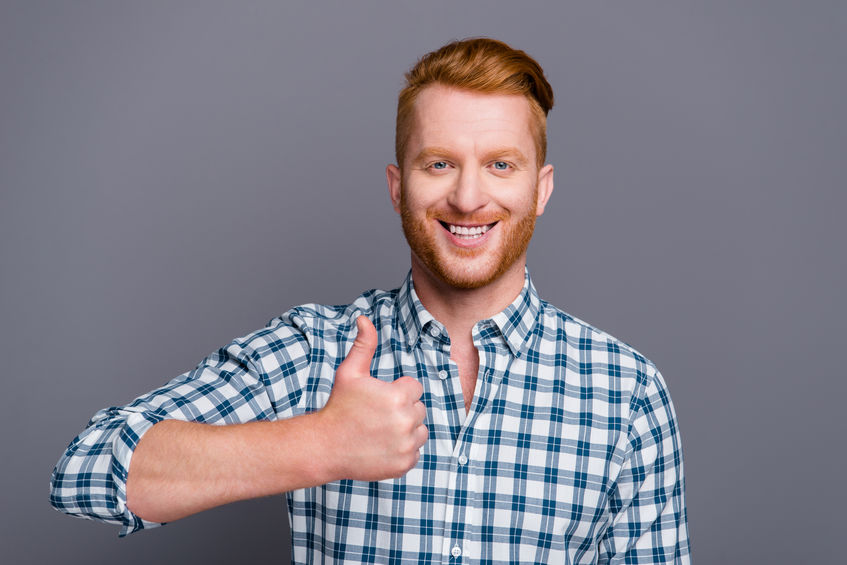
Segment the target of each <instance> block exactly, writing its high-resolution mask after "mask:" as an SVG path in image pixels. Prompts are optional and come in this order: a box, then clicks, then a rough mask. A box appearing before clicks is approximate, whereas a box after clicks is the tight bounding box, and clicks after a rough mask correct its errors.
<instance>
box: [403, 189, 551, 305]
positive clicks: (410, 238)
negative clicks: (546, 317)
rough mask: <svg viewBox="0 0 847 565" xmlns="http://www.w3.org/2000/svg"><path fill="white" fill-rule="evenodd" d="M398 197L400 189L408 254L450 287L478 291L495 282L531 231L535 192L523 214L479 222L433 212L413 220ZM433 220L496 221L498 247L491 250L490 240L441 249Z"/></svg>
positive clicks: (484, 221)
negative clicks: (472, 246) (471, 246)
mask: <svg viewBox="0 0 847 565" xmlns="http://www.w3.org/2000/svg"><path fill="white" fill-rule="evenodd" d="M402 194H403V192H402V188H401V198H400V218H401V222H402V225H403V234H404V235H405V236H406V241H407V242H408V243H409V247H410V248H411V250H412V253H413V254H414V255H415V256H416V257H417V258H418V259H419V260H420V261H421V262H422V263H423V264H424V266H425V267H426V268H427V269H428V270H429V272H430V273H432V274H433V275H434V276H435V277H437V278H438V279H439V280H441V281H442V282H444V283H446V284H447V285H449V286H451V287H453V288H458V289H464V290H471V289H476V288H482V287H484V286H487V285H489V284H491V283H492V282H494V281H496V280H497V279H499V278H500V277H501V276H503V274H504V273H506V272H507V271H508V270H509V269H510V268H511V267H512V266H513V265H514V264H515V262H516V261H517V260H518V259H519V258H520V257H522V256H523V255H524V253H525V252H526V250H527V247H529V241H530V239H532V233H533V231H534V230H535V220H536V216H535V206H536V203H537V200H538V191H537V190H536V191H535V192H534V194H533V197H532V205H531V206H530V207H529V208H528V209H527V213H526V214H524V215H522V216H520V217H513V215H512V214H509V213H504V214H501V215H499V216H497V217H495V218H493V219H491V218H485V219H482V220H481V221H480V220H479V219H477V218H474V217H472V216H470V217H459V216H455V217H451V218H445V216H444V214H440V215H437V214H436V213H435V211H433V210H427V212H426V216H425V218H420V217H416V216H415V215H414V213H413V212H412V211H411V210H410V209H409V208H408V206H407V204H406V202H405V199H404V198H403V197H402ZM436 217H438V218H440V219H441V220H444V221H448V222H449V221H456V222H458V221H464V222H468V223H473V224H480V225H482V224H490V223H492V222H494V221H497V226H496V229H499V230H502V233H501V234H499V235H500V237H499V243H498V244H497V245H498V247H497V248H496V249H491V248H490V246H491V245H494V244H495V242H494V241H491V242H486V244H484V245H482V246H481V247H475V248H463V247H456V246H450V247H449V248H447V249H444V246H443V245H439V243H438V242H437V239H436V237H437V236H436V234H435V233H434V231H435V230H439V229H442V228H441V227H439V226H438V225H437V222H436V221H435V218H436Z"/></svg>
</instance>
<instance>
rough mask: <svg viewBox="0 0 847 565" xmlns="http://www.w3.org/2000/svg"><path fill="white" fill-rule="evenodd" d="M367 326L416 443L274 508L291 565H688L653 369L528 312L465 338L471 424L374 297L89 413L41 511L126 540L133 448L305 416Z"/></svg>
mask: <svg viewBox="0 0 847 565" xmlns="http://www.w3.org/2000/svg"><path fill="white" fill-rule="evenodd" d="M360 314H364V315H366V316H368V317H369V318H370V319H371V320H372V321H373V323H374V325H375V326H376V329H377V333H378V336H379V345H378V346H377V350H376V354H375V356H374V359H373V363H372V366H371V373H372V375H373V376H374V377H376V378H378V379H381V380H384V381H392V380H394V379H396V378H398V377H400V376H402V375H411V376H414V377H416V378H417V379H418V380H419V381H420V382H421V383H422V385H423V389H424V393H423V397H422V401H423V403H424V404H425V405H426V407H427V417H426V425H427V427H428V429H429V439H428V441H427V442H426V444H425V445H424V447H423V449H422V455H421V458H420V461H419V462H418V463H417V465H416V466H415V467H414V468H413V469H411V470H410V471H409V472H408V473H406V475H405V476H403V477H402V478H399V479H393V480H385V481H379V482H361V481H353V480H342V481H338V482H333V483H329V484H326V485H323V486H319V487H315V488H308V489H302V490H297V491H293V492H290V493H288V494H287V499H288V510H289V517H290V520H291V529H292V541H293V554H292V559H293V561H294V562H296V563H318V562H320V563H323V562H342V561H343V562H345V563H401V562H402V563H437V562H441V563H445V564H448V563H449V564H459V563H569V564H582V563H636V564H641V563H675V564H683V563H689V562H690V560H689V547H688V526H687V518H686V509H685V498H684V479H683V464H682V449H681V445H680V436H679V430H678V427H677V421H676V416H675V414H674V410H673V406H672V405H671V399H670V397H669V396H668V392H667V389H666V385H665V383H664V381H663V379H662V377H661V375H660V374H659V372H658V371H657V370H656V368H655V366H654V365H653V364H652V363H651V362H650V361H648V360H647V359H645V358H644V357H643V356H642V355H641V354H639V353H638V352H637V351H635V350H634V349H632V348H631V347H629V346H628V345H626V344H624V343H622V342H620V341H618V340H616V339H614V338H613V337H611V336H609V335H608V334H605V333H603V332H601V331H599V330H597V329H595V328H593V327H591V326H589V325H587V324H585V323H584V322H582V321H580V320H578V319H576V318H574V317H572V316H570V315H568V314H566V313H564V312H562V311H560V310H558V309H556V308H554V307H552V306H550V305H549V304H547V303H546V302H544V301H542V300H540V299H539V297H538V295H537V293H536V291H535V288H534V287H533V285H532V283H531V282H530V279H529V275H528V274H527V277H526V281H525V284H524V288H523V290H522V292H521V293H520V295H519V296H518V297H517V298H516V299H515V301H514V302H513V303H512V304H511V305H510V306H509V307H508V308H506V309H505V310H504V311H502V312H500V313H499V314H497V315H496V316H494V317H492V318H490V319H487V320H482V321H480V322H478V323H477V324H476V325H475V326H474V329H473V342H474V345H475V346H476V348H477V350H478V351H479V360H480V363H479V377H478V380H477V385H476V391H475V392H474V397H473V402H472V403H471V406H470V411H469V412H468V413H467V414H466V413H465V407H464V402H463V396H462V387H461V383H460V381H459V372H458V368H457V366H456V364H455V363H453V362H451V361H450V339H449V337H448V335H447V333H446V330H445V328H444V326H443V325H442V324H441V323H439V322H438V321H437V320H435V319H434V318H433V317H432V315H431V314H430V313H429V312H427V311H426V310H425V309H424V307H423V305H422V304H421V302H420V301H419V300H418V297H417V296H416V294H415V291H414V288H413V284H412V280H411V275H410V276H409V277H407V278H406V280H405V282H404V284H403V285H402V286H401V287H400V288H399V289H397V290H394V291H390V292H386V291H380V290H372V291H368V292H366V293H364V294H362V295H361V296H360V297H359V298H358V299H356V301H355V302H353V303H352V304H350V305H348V306H323V305H315V304H309V305H304V306H300V307H297V308H294V309H292V310H290V311H288V312H286V313H285V314H283V315H282V316H280V317H279V318H275V319H274V320H272V321H271V322H270V323H269V324H268V326H267V327H266V328H265V329H263V330H260V331H257V332H254V333H252V334H249V335H247V336H246V337H244V338H241V339H237V340H235V341H233V342H232V343H231V344H229V345H228V346H226V347H224V348H222V349H220V350H219V351H217V352H216V353H213V354H212V355H210V356H209V357H208V358H207V359H205V360H204V361H203V362H202V363H201V364H200V365H198V366H197V368H196V369H194V370H193V371H190V372H188V373H186V374H184V375H182V376H180V377H178V378H176V379H175V380H173V381H171V382H169V383H168V384H166V385H165V386H163V387H162V388H160V389H158V390H155V391H153V392H151V393H149V394H147V395H144V396H141V397H139V398H138V399H136V400H135V401H133V402H132V403H131V404H129V405H128V406H124V407H120V408H114V407H113V408H109V409H106V410H101V411H100V412H98V413H97V414H95V415H94V417H93V418H92V420H91V422H90V423H89V425H88V427H87V429H86V430H85V431H83V432H82V434H80V435H79V436H78V437H77V438H76V439H74V441H73V442H72V443H71V444H70V446H69V447H68V449H67V450H66V452H65V453H64V455H63V456H62V458H61V459H60V460H59V462H58V464H57V466H56V468H55V470H54V472H53V477H52V482H51V489H52V490H51V497H50V499H51V502H52V504H53V505H54V506H55V507H56V508H57V509H59V510H62V511H63V512H67V513H69V514H74V515H82V516H87V517H93V518H96V519H100V520H104V521H107V522H114V523H119V524H122V526H123V528H122V530H121V535H126V534H127V533H130V532H134V531H137V530H139V529H142V528H147V527H152V526H156V525H158V524H155V523H151V522H147V521H145V520H142V519H140V518H139V517H137V516H135V515H134V514H133V513H132V512H131V511H130V510H129V509H128V508H127V506H126V477H127V469H128V468H129V464H130V459H131V457H132V453H133V450H134V448H135V447H136V445H137V444H138V441H139V439H140V438H141V436H142V435H143V434H144V432H145V431H147V430H148V429H149V428H150V427H151V426H152V425H153V424H155V423H156V422H159V421H161V420H164V419H168V418H171V419H178V420H189V421H195V422H206V423H209V424H234V423H238V422H248V421H255V420H277V419H284V418H289V417H291V416H294V415H297V414H303V413H306V412H310V411H314V410H318V409H320V408H321V407H323V406H324V404H325V403H326V401H327V399H328V398H329V395H330V392H331V390H332V384H333V379H334V375H335V370H336V369H337V367H338V365H339V364H340V363H341V361H343V360H344V358H345V357H346V355H347V353H348V352H349V351H350V348H351V346H352V344H353V341H354V339H355V337H356V317H357V316H359V315H360Z"/></svg>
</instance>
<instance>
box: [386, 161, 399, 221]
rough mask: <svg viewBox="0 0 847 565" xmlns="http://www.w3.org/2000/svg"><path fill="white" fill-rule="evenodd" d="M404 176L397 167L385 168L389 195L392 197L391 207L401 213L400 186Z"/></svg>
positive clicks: (389, 166)
mask: <svg viewBox="0 0 847 565" xmlns="http://www.w3.org/2000/svg"><path fill="white" fill-rule="evenodd" d="M402 178H403V177H402V174H401V173H400V168H399V167H398V166H397V165H388V166H387V167H385V180H386V181H387V182H388V194H389V195H390V196H391V205H392V206H394V210H395V211H396V212H397V213H398V214H399V213H400V185H401V184H402V182H401V181H402Z"/></svg>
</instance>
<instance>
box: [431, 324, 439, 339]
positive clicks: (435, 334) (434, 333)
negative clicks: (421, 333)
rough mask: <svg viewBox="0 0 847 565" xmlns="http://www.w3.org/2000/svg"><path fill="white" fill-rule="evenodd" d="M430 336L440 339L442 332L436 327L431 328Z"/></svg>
mask: <svg viewBox="0 0 847 565" xmlns="http://www.w3.org/2000/svg"><path fill="white" fill-rule="evenodd" d="M429 335H431V336H432V337H438V336H440V335H441V330H439V329H438V328H436V327H435V326H432V327H430V328H429Z"/></svg>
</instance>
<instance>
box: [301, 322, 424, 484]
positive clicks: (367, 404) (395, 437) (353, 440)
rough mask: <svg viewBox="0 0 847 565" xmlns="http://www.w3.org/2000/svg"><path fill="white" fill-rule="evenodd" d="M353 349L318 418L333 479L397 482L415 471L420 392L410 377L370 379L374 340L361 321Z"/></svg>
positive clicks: (419, 434) (419, 438)
mask: <svg viewBox="0 0 847 565" xmlns="http://www.w3.org/2000/svg"><path fill="white" fill-rule="evenodd" d="M356 326H357V328H358V331H359V333H358V335H357V336H356V341H355V342H354V343H353V348H352V349H351V350H350V353H348V355H347V357H346V358H345V359H344V361H343V362H342V363H341V365H339V367H338V370H337V371H336V373H335V384H334V385H333V388H332V393H331V394H330V397H329V400H328V401H327V403H326V406H324V408H323V409H321V410H320V412H318V415H319V416H320V417H321V420H322V422H323V423H324V424H325V425H326V427H325V428H324V432H325V434H326V437H324V438H322V439H324V440H326V441H327V442H328V446H329V452H328V455H327V456H328V457H329V458H331V459H332V462H331V464H332V467H333V469H334V470H335V472H334V473H333V474H334V475H337V478H338V479H357V480H363V481H377V480H382V479H388V478H395V477H401V476H403V475H405V474H406V472H407V471H408V470H409V469H411V468H412V467H414V466H415V464H416V463H417V462H418V459H419V458H420V448H421V446H422V445H423V444H424V443H426V440H427V437H428V434H429V432H428V431H427V429H426V426H424V425H423V422H424V419H425V417H426V408H425V407H424V405H423V403H422V402H421V401H420V397H421V395H422V394H423V387H422V386H421V384H420V383H419V382H418V381H416V380H415V379H413V378H412V377H400V378H399V379H397V380H396V381H394V382H391V383H386V382H383V381H380V380H378V379H375V378H373V377H372V376H371V375H370V367H371V360H372V359H373V356H374V351H376V345H377V335H376V328H374V326H373V324H372V323H371V321H370V320H369V319H368V318H367V317H365V316H359V317H358V319H357V320H356Z"/></svg>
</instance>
